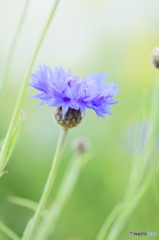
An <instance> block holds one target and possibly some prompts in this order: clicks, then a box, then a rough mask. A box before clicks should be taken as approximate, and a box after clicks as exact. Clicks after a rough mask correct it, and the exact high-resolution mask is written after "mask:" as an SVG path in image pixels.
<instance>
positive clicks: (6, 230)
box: [0, 221, 20, 240]
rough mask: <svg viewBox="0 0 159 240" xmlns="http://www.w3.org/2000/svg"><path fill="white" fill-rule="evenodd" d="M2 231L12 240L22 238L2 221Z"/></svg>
mask: <svg viewBox="0 0 159 240" xmlns="http://www.w3.org/2000/svg"><path fill="white" fill-rule="evenodd" d="M0 229H1V230H2V232H4V233H5V234H6V235H7V236H8V237H9V238H10V239H12V240H20V237H19V236H18V235H17V234H16V233H14V232H13V231H12V230H11V229H10V228H9V227H7V226H6V225H5V224H4V223H3V222H1V221H0Z"/></svg>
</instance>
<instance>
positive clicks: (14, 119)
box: [0, 0, 60, 173]
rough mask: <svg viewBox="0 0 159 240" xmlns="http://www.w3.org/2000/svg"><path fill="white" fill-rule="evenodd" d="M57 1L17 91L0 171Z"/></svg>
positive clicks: (0, 156) (2, 150) (57, 0)
mask: <svg viewBox="0 0 159 240" xmlns="http://www.w3.org/2000/svg"><path fill="white" fill-rule="evenodd" d="M59 1H60V0H56V2H55V4H54V6H53V8H52V11H51V13H50V15H49V17H48V20H47V22H46V25H45V27H44V30H43V32H42V34H41V37H40V38H39V41H38V44H37V46H36V48H35V51H34V54H33V56H32V60H31V62H30V65H29V67H28V71H27V73H26V76H25V78H24V82H23V85H22V87H21V90H20V93H19V96H18V99H17V103H16V105H15V109H14V112H13V115H12V119H11V122H10V125H9V128H8V132H7V135H6V137H5V140H4V143H3V146H2V149H1V153H0V173H1V172H2V171H3V169H4V162H5V158H6V155H7V150H8V146H9V143H10V138H11V137H12V133H13V131H14V127H15V125H16V122H17V119H18V117H19V112H20V109H21V106H22V102H23V99H24V96H25V92H26V89H27V85H28V79H29V75H30V72H31V70H32V67H33V64H34V61H35V59H36V56H37V54H38V51H39V49H40V46H41V44H42V41H43V39H44V37H45V34H46V32H47V30H48V27H49V25H50V23H51V20H52V18H53V16H54V13H55V10H56V7H57V5H58V3H59ZM5 165H6V164H5Z"/></svg>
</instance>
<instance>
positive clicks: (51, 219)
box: [35, 155, 83, 240]
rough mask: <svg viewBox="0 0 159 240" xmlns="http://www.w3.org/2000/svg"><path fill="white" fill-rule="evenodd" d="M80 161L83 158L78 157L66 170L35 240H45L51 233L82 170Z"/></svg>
mask: <svg viewBox="0 0 159 240" xmlns="http://www.w3.org/2000/svg"><path fill="white" fill-rule="evenodd" d="M82 160H83V156H81V155H80V156H77V157H75V159H73V161H71V164H70V165H69V167H68V169H67V170H66V173H65V175H64V177H63V180H62V183H61V185H60V187H59V189H58V193H57V196H56V199H55V201H54V202H53V203H52V205H51V207H50V208H49V210H48V215H47V216H46V218H43V221H42V222H41V224H40V225H39V227H38V230H37V234H36V236H35V240H43V239H45V240H46V239H48V238H49V236H50V235H51V234H52V233H53V231H54V229H55V224H56V221H57V219H58V217H59V215H60V213H61V211H62V209H63V206H64V205H65V204H66V202H67V201H68V199H69V197H70V195H71V193H72V191H73V188H74V186H75V184H76V181H77V179H78V176H79V174H80V171H81V169H82V163H83V161H82Z"/></svg>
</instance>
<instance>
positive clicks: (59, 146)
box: [22, 128, 67, 240]
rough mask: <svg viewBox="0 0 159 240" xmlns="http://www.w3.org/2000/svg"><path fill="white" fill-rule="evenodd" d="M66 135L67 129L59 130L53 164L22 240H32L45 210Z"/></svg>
mask: <svg viewBox="0 0 159 240" xmlns="http://www.w3.org/2000/svg"><path fill="white" fill-rule="evenodd" d="M66 133H67V129H65V128H61V134H60V137H59V141H58V144H57V148H56V152H55V156H54V160H53V163H52V167H51V170H50V173H49V176H48V179H47V182H46V184H45V187H44V190H43V193H42V196H41V199H40V202H39V204H38V207H37V209H36V212H35V214H34V216H33V218H32V219H31V221H30V222H29V225H28V226H27V228H26V230H25V232H24V235H23V237H22V240H31V239H33V235H34V232H35V229H36V227H37V225H38V223H39V221H40V217H41V214H42V212H43V210H44V208H45V205H46V202H47V200H48V197H49V195H50V192H51V189H52V186H53V183H54V180H55V178H56V174H57V170H58V166H59V162H60V157H61V154H62V151H63V147H64V143H65V138H66Z"/></svg>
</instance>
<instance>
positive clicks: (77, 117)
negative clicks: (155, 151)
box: [54, 107, 82, 129]
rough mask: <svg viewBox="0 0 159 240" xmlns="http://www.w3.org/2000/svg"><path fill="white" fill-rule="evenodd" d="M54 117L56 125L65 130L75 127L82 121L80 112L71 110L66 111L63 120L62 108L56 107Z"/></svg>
mask: <svg viewBox="0 0 159 240" xmlns="http://www.w3.org/2000/svg"><path fill="white" fill-rule="evenodd" d="M54 116H55V119H56V121H57V123H58V124H59V125H61V126H62V127H64V128H66V129H68V128H73V127H76V126H77V125H78V124H80V123H81V121H82V113H81V111H80V110H76V109H72V108H69V109H68V111H67V112H66V114H65V116H64V118H63V115H62V107H58V108H57V110H56V113H55V114H54Z"/></svg>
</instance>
